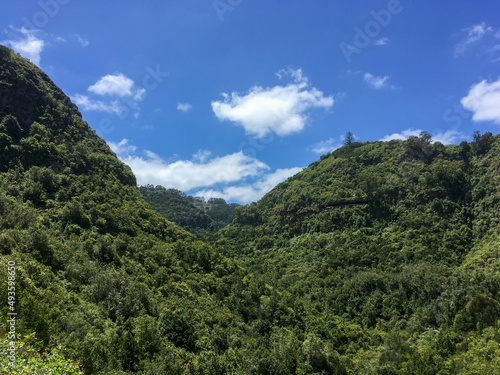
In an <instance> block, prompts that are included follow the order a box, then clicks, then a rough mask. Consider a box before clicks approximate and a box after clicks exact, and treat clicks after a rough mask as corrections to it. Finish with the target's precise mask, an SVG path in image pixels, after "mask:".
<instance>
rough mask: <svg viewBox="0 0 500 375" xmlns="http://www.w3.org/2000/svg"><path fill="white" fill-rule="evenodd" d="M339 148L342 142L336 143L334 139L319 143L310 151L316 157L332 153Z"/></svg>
mask: <svg viewBox="0 0 500 375" xmlns="http://www.w3.org/2000/svg"><path fill="white" fill-rule="evenodd" d="M339 147H342V142H340V141H337V140H336V139H334V138H330V139H327V140H326V141H321V142H318V143H316V144H315V145H313V146H312V147H311V148H310V150H311V151H312V152H314V153H316V154H318V155H323V154H326V153H327V152H332V151H334V150H336V149H338V148H339Z"/></svg>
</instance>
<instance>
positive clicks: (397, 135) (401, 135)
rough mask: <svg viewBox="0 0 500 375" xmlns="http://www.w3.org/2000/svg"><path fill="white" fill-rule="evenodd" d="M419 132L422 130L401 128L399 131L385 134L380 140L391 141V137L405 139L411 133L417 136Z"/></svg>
mask: <svg viewBox="0 0 500 375" xmlns="http://www.w3.org/2000/svg"><path fill="white" fill-rule="evenodd" d="M421 132H422V130H421V129H406V130H403V131H402V132H401V133H393V134H390V135H386V136H385V137H384V138H382V139H380V140H381V141H383V142H389V141H392V140H393V139H400V140H405V139H408V138H409V137H411V136H412V135H414V136H416V137H418V136H419V135H420V133H421Z"/></svg>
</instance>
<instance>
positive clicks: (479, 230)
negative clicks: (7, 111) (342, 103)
mask: <svg viewBox="0 0 500 375" xmlns="http://www.w3.org/2000/svg"><path fill="white" fill-rule="evenodd" d="M499 155H500V137H499V136H495V137H493V136H492V135H491V134H490V133H487V134H484V135H480V134H475V141H474V142H473V143H470V144H469V143H467V142H463V143H462V144H461V145H459V146H448V147H445V146H443V145H442V144H440V143H431V136H430V134H428V133H423V134H422V135H421V136H420V137H410V139H409V140H408V141H405V142H403V141H391V142H371V143H351V144H348V145H346V146H345V147H343V148H341V149H338V150H336V151H335V152H333V153H331V154H327V155H324V156H323V157H322V158H321V160H320V161H318V162H315V163H313V164H312V165H310V166H309V168H307V169H305V170H304V171H303V172H301V173H299V174H298V175H296V176H294V177H293V178H290V179H289V180H287V181H286V182H284V183H282V184H280V185H278V186H277V187H276V188H275V189H273V191H272V192H270V193H269V194H267V195H266V196H265V197H264V198H263V199H262V200H261V201H259V202H258V203H256V204H251V205H249V206H246V207H241V208H238V209H237V211H236V219H235V220H234V223H233V224H232V225H230V226H228V227H226V228H224V229H222V230H221V231H220V232H219V233H218V234H217V240H216V241H215V244H214V246H215V247H216V248H217V249H218V250H220V251H221V252H222V253H223V254H225V255H227V256H230V257H233V258H235V259H237V260H238V261H239V262H240V264H242V266H243V267H245V268H246V269H247V270H248V271H250V272H252V273H254V274H255V275H256V277H259V278H263V281H264V282H265V283H267V284H269V285H271V286H272V287H273V290H274V291H275V293H277V294H279V295H280V298H279V302H278V304H280V305H282V307H281V309H282V310H284V311H287V312H288V314H283V312H281V311H279V310H278V311H273V314H272V315H271V317H270V318H271V320H272V323H271V324H270V326H271V327H272V326H286V327H290V326H293V327H294V328H295V330H296V332H297V333H298V334H304V335H308V334H315V335H317V338H318V340H320V342H321V345H331V347H332V348H333V349H334V350H336V351H337V352H338V354H339V355H340V361H341V362H342V363H344V364H345V368H346V369H347V371H348V372H350V373H363V374H372V373H373V374H379V373H380V374H382V373H387V374H390V373H403V374H436V373H439V374H457V373H475V372H467V371H475V370H473V369H474V368H475V369H477V368H484V372H483V370H481V371H480V372H477V373H481V374H482V373H494V370H493V369H495V368H497V367H496V366H498V360H499V357H498V355H499V354H500V353H499V352H498V345H499V343H500V336H498V334H497V333H495V332H498V325H497V321H498V318H499V317H500V305H499V303H498V301H499V300H500V292H499V290H500V262H499V260H498V259H499V252H498V251H499V250H498V249H499V245H500V225H499V224H500V210H499V207H500V205H499V203H500V189H499V188H500V180H499V179H498V176H500V158H499ZM292 312H293V314H292ZM290 315H291V316H293V317H294V318H295V319H296V320H295V321H294V320H293V319H292V318H291V316H290ZM486 327H490V328H486ZM493 327H496V328H493ZM487 332H489V333H487ZM469 343H474V344H473V345H469ZM476 348H477V349H476ZM479 348H481V349H479ZM481 350H484V351H485V352H484V353H483V354H481V355H479V354H478V353H479V352H480V351H481ZM486 352H487V353H488V354H486ZM473 353H475V354H473ZM472 357H474V358H475V360H474V361H471V360H470V358H472ZM472 362H473V363H474V366H476V367H473V365H472ZM466 369H468V370H466ZM487 369H490V370H487ZM323 370H324V371H326V373H329V372H328V370H325V368H323ZM488 371H490V372H488ZM492 371H493V372H492ZM290 373H293V372H290Z"/></svg>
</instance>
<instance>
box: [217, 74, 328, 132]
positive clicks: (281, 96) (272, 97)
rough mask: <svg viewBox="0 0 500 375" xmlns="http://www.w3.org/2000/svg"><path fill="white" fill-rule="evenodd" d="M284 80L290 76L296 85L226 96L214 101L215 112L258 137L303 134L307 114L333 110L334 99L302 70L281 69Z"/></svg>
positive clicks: (280, 75) (279, 75) (234, 93)
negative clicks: (318, 87) (312, 81)
mask: <svg viewBox="0 0 500 375" xmlns="http://www.w3.org/2000/svg"><path fill="white" fill-rule="evenodd" d="M277 75H278V77H280V78H283V77H284V76H285V75H290V76H291V77H292V78H293V79H294V83H291V84H288V85H287V86H274V87H267V88H263V87H262V86H254V87H252V88H251V89H250V90H249V91H248V93H247V94H245V95H242V96H240V94H238V93H236V92H233V93H232V94H231V95H228V94H226V93H223V94H222V95H223V96H224V100H223V101H213V102H212V110H213V111H214V113H215V115H216V116H217V118H218V119H219V120H221V121H224V120H228V121H232V122H235V123H237V124H238V125H241V126H243V128H245V130H246V132H247V133H248V134H253V135H255V136H256V137H258V138H262V137H265V136H266V135H267V134H269V133H271V132H274V133H276V134H277V135H280V136H285V135H288V134H292V133H297V132H300V131H301V130H302V129H303V128H304V126H305V122H306V120H307V116H306V114H305V112H306V111H307V110H308V109H310V108H314V107H323V108H330V107H331V106H332V105H333V103H334V100H333V97H332V96H327V97H325V96H324V95H323V93H322V92H321V91H319V90H318V89H316V88H314V87H310V85H309V82H308V80H307V78H305V77H303V75H302V71H301V70H300V69H299V70H291V69H288V70H281V71H279V72H278V73H277Z"/></svg>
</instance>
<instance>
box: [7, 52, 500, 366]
mask: <svg viewBox="0 0 500 375" xmlns="http://www.w3.org/2000/svg"><path fill="white" fill-rule="evenodd" d="M499 176H500V136H493V135H491V134H490V133H486V134H483V135H481V134H478V133H477V134H475V136H474V142H471V143H467V142H463V143H462V144H460V145H459V146H446V147H445V146H443V145H442V144H440V143H437V142H436V143H432V142H431V137H430V135H429V134H427V133H423V134H422V135H421V136H420V137H411V138H410V139H409V140H408V141H391V142H367V143H352V144H350V145H347V146H345V147H343V148H341V149H338V150H336V151H335V152H333V153H331V154H327V155H324V156H323V157H322V158H321V160H319V161H317V162H315V163H313V164H312V165H311V166H309V167H308V168H306V169H305V170H304V171H303V172H301V173H299V174H297V175H296V176H294V177H292V178H290V179H288V180H287V181H285V182H284V183H282V184H280V185H278V186H277V187H275V188H274V189H273V190H272V191H271V192H270V193H268V194H267V195H266V196H265V197H264V198H262V199H261V200H260V201H259V202H257V203H254V204H251V205H249V206H245V207H238V208H236V213H235V219H234V221H233V223H232V224H230V225H228V226H226V227H225V228H223V229H221V230H219V231H218V232H217V233H216V234H215V235H214V236H213V240H212V241H211V244H207V243H204V242H202V241H200V240H198V239H197V238H196V237H195V236H194V235H193V234H190V233H188V232H187V231H184V230H182V229H180V228H179V227H178V225H181V224H179V223H178V225H175V224H173V223H171V222H169V221H167V220H166V219H165V218H164V217H162V216H161V215H160V214H159V213H157V212H155V211H153V210H152V209H151V208H150V206H149V205H148V204H147V203H146V202H145V201H144V199H143V198H142V197H141V192H140V191H139V189H138V188H137V186H136V180H135V177H134V175H133V174H132V172H131V170H130V168H129V167H127V166H126V165H124V164H123V163H121V162H120V161H119V160H118V159H117V158H116V156H115V155H114V154H113V152H112V151H111V150H110V149H109V147H108V146H107V145H106V143H105V142H104V141H103V140H102V139H100V138H99V137H98V136H97V135H96V134H95V132H94V131H92V130H91V128H90V127H89V125H88V124H87V123H86V122H84V121H83V120H82V118H81V115H80V113H79V111H78V109H77V108H76V106H75V105H73V104H72V103H71V101H70V100H69V99H68V98H67V97H66V96H65V95H64V93H63V92H62V91H61V90H60V89H59V88H58V87H56V86H55V85H54V83H52V82H51V81H50V79H49V78H48V77H47V76H46V75H45V74H44V73H43V72H41V71H40V70H39V69H38V68H37V67H36V66H34V65H33V64H31V63H29V62H28V61H27V60H25V59H23V58H21V57H20V56H18V55H16V54H14V53H13V52H12V51H11V50H10V49H8V48H5V47H2V46H0V254H1V258H0V301H4V302H2V303H0V314H1V315H2V316H3V317H4V318H5V317H6V316H7V312H8V311H9V307H10V306H11V305H9V304H7V302H6V301H8V297H7V296H8V287H9V282H10V281H12V280H9V278H8V277H9V273H8V265H9V262H11V264H12V262H15V269H16V271H15V287H16V295H15V304H14V305H15V311H16V312H17V313H18V315H17V317H16V333H17V334H19V335H20V336H21V339H20V340H19V341H18V342H17V344H18V348H17V351H16V355H17V360H16V364H15V367H10V365H9V364H8V360H7V348H8V340H6V334H7V332H8V329H9V326H8V325H7V324H5V321H4V322H3V323H1V324H0V339H1V343H2V344H1V346H0V352H1V353H0V354H1V357H0V370H1V371H2V373H8V372H7V371H15V372H16V373H24V372H26V373H28V374H32V373H33V374H35V373H44V372H42V371H48V369H52V370H53V373H57V374H78V373H85V374H102V375H112V374H127V373H137V374H144V375H146V374H200V375H201V374H204V375H212V374H214V375H218V374H220V375H226V374H255V375H258V374H264V375H265V374H269V375H271V374H272V375H275V374H282V375H289V374H301V375H305V374H415V375H416V374H496V373H497V372H498V368H500V327H499V322H498V318H499V317H500V306H499V303H498V301H500V292H499V291H500V261H499V257H500V256H499V245H500V213H499V211H500V210H499V208H500V191H499V185H500V178H499ZM149 190H151V189H149ZM158 191H163V190H162V189H159V190H158ZM155 193H156V191H155ZM160 194H164V193H161V192H160ZM177 195H178V196H179V198H187V197H182V196H181V195H179V194H177ZM176 199H177V198H176ZM159 201H160V200H159ZM171 202H172V203H171V204H163V203H164V201H163V203H162V205H163V207H164V208H165V209H167V210H171V213H172V215H179V216H178V217H180V218H185V219H187V220H188V219H192V218H191V217H189V216H190V215H191V214H187V212H190V213H191V212H193V213H194V215H195V218H196V217H197V216H196V215H201V214H200V212H203V210H205V209H204V208H203V207H201V208H202V209H203V210H202V211H200V206H198V208H197V207H196V205H195V204H194V203H196V202H191V203H193V207H194V209H195V210H193V207H191V206H189V205H186V203H185V201H184V200H183V199H180V200H179V201H178V202H177V203H176V202H174V201H171ZM205 203H207V202H205ZM212 203H214V204H215V203H216V202H212ZM176 205H178V206H177V207H183V210H182V211H181V212H174V211H175V210H172V206H174V207H176ZM188 206H189V210H187V211H186V210H185V209H186V207H188ZM226 206H227V205H226ZM205 213H206V211H205ZM207 215H208V214H207ZM199 218H200V220H201V221H203V220H206V218H205V216H203V215H201V216H199ZM203 218H205V219H203ZM212 220H214V217H212ZM195 221H196V220H195ZM10 277H11V278H12V276H10ZM21 343H23V345H25V346H24V347H23V348H22V349H21V347H20V345H21ZM23 359H26V360H25V361H24V362H23ZM27 359H29V360H27ZM42 369H44V370H42Z"/></svg>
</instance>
